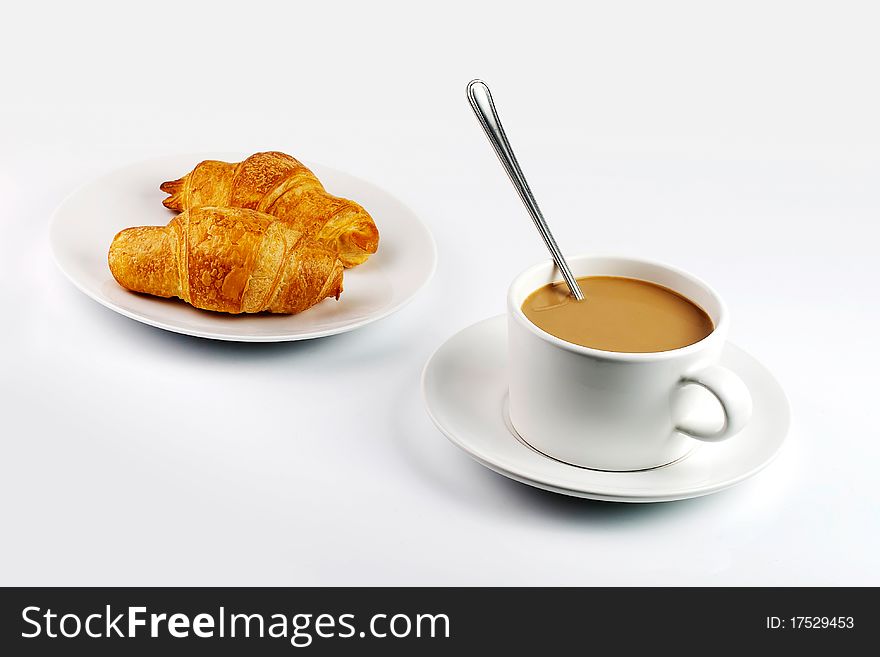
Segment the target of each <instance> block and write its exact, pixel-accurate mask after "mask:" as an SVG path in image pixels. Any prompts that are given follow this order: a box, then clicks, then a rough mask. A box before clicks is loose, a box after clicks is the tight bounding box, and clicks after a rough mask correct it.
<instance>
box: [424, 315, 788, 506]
mask: <svg viewBox="0 0 880 657" xmlns="http://www.w3.org/2000/svg"><path fill="white" fill-rule="evenodd" d="M505 318H506V315H505V314H504V313H502V314H499V315H495V316H493V317H487V318H485V319H482V320H479V321H477V322H474V323H472V324H470V325H468V326H466V327H464V328H462V329H460V330H458V331H456V332H455V333H453V334H452V335H450V336H449V337H448V338H446V340H444V341H443V342H442V343H441V344H440V345H439V346H438V347H437V348H436V349H434V351H433V352H432V353H431V355H430V356H429V357H428V359H427V360H426V362H425V365H424V367H423V368H422V374H421V378H420V389H421V394H422V402H423V404H424V406H425V410H426V412H427V414H428V417H429V418H430V419H431V422H432V423H433V424H434V426H435V427H436V428H437V429H438V430H439V431H440V432H441V433H442V434H443V435H444V436H446V438H447V440H449V441H450V442H451V443H452V444H453V445H455V446H456V447H458V448H459V449H461V450H462V451H463V452H465V453H466V454H467V455H468V456H470V457H471V458H473V459H474V460H475V461H477V462H478V463H480V464H481V465H483V466H485V467H487V468H489V469H490V470H492V471H494V472H497V473H498V474H500V475H503V476H505V477H508V478H509V479H513V480H514V481H518V482H520V483H523V484H526V485H529V486H533V487H535V488H540V489H543V490H547V491H550V492H553V493H559V494H562V495H567V496H570V497H579V498H583V499H591V500H598V501H603V502H625V503H654V502H673V501H678V500H684V499H691V498H695V497H703V496H705V495H710V494H712V493H717V492H720V491H722V490H726V489H728V488H730V487H732V486H735V485H737V484H739V483H741V482H742V481H744V480H746V479H748V478H750V477H752V476H754V475H756V474H757V473H758V472H760V471H761V470H763V469H764V468H766V467H767V466H768V465H770V464H771V463H772V462H773V461H775V460H776V458H777V457H778V456H779V454H781V453H782V451H783V449H785V446H786V445H787V444H788V436H789V434H790V432H791V402H790V400H789V399H788V395H787V394H786V393H785V390H784V389H783V388H782V386H781V385H780V384H779V382H778V381H777V380H776V378H775V377H773V375H772V373H771V372H770V371H769V370H767V368H766V367H765V366H764V365H763V364H762V363H761V361H759V360H758V359H757V358H755V357H754V356H753V355H752V354H750V353H749V352H748V351H746V350H745V349H743V348H742V347H739V346H738V345H736V344H735V343H732V342H730V341H729V340H728V341H727V342H726V343H725V345H729V346H731V347H733V348H734V349H736V350H737V351H739V352H740V353H742V354H743V355H745V356H746V357H747V358H749V359H751V360H752V361H754V362H755V363H756V364H757V365H758V366H759V367H761V369H762V370H764V371H765V372H766V373H767V374H768V375H769V376H770V377H771V378H772V380H773V383H774V384H775V385H776V387H777V388H778V391H779V393H780V394H781V396H782V401H783V402H784V409H785V416H786V417H785V432H784V435H783V436H782V437H781V439H780V441H779V444H778V445H777V447H776V449H775V450H774V451H773V453H772V454H771V455H770V456H768V457H767V458H766V459H764V460H763V461H762V462H761V463H759V464H757V465H756V466H754V467H752V468H750V469H749V470H746V471H745V472H742V473H739V474H738V475H737V476H735V477H731V478H728V479H724V480H722V481H720V482H715V483H712V484H708V485H705V486H699V487H690V488H677V489H669V490H668V492H664V493H662V494H659V495H657V494H654V495H652V494H639V493H635V492H631V491H623V490H620V489H618V490H617V491H616V492H615V491H614V488H613V487H610V486H609V487H603V490H602V491H596V490H588V489H587V486H588V485H584V486H579V487H577V488H568V487H563V486H559V485H557V484H555V483H554V482H552V481H549V480H546V479H544V478H540V477H536V476H533V475H531V474H529V473H528V472H524V471H523V470H522V469H521V468H518V467H516V466H514V465H510V464H500V463H499V462H498V461H497V460H492V459H490V457H489V456H488V455H486V454H483V453H482V452H481V451H480V450H478V449H475V448H473V447H472V446H471V445H469V444H467V443H465V442H463V441H462V440H461V439H460V438H458V437H456V436H455V435H454V434H453V433H452V432H451V431H450V430H448V429H447V428H446V427H445V426H444V425H443V424H442V423H441V422H440V420H439V418H437V417H436V415H435V414H434V412H433V411H432V410H431V405H430V403H429V401H428V391H427V377H428V371H429V370H430V369H431V366H432V364H433V363H434V361H435V359H436V357H437V356H438V354H439V353H440V351H441V350H442V349H443V348H444V347H445V346H446V345H447V344H448V343H449V342H451V341H452V340H453V339H454V338H456V337H458V336H459V335H460V334H462V333H464V332H465V331H468V330H471V329H474V328H476V327H477V326H478V325H481V324H489V323H493V322H498V323H501V322H502V321H503V320H504V319H505ZM499 422H500V423H501V424H504V422H503V417H502V415H501V413H500V411H499ZM505 431H508V430H507V427H505ZM508 433H509V431H508ZM511 440H516V437H515V436H513V435H512V434H511ZM523 449H526V448H525V446H523ZM548 460H552V459H548ZM557 463H558V465H559V467H568V468H574V467H575V466H571V465H567V464H564V463H561V462H557ZM578 470H583V471H584V472H589V473H593V475H594V476H601V475H618V474H629V475H632V474H634V473H614V472H599V471H594V470H588V469H586V468H578Z"/></svg>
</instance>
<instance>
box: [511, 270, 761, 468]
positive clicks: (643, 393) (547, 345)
mask: <svg viewBox="0 0 880 657" xmlns="http://www.w3.org/2000/svg"><path fill="white" fill-rule="evenodd" d="M569 264H570V266H571V269H572V271H573V273H574V275H575V276H577V277H581V276H625V277H628V278H637V279H641V280H645V281H650V282H652V283H658V284H660V285H663V286H665V287H668V288H670V289H672V290H675V291H676V292H678V293H679V294H681V295H683V296H685V297H686V298H688V299H690V300H691V301H693V302H694V303H696V304H698V305H699V306H700V307H701V308H703V310H705V311H706V312H707V313H708V314H709V316H710V317H711V318H712V322H713V323H714V325H715V330H714V331H712V333H710V334H709V335H708V336H707V337H705V338H704V339H702V340H700V341H699V342H696V343H694V344H692V345H689V346H686V347H682V348H680V349H673V350H670V351H660V352H652V353H620V352H611V351H602V350H599V349H591V348H589V347H582V346H580V345H576V344H572V343H571V342H566V341H565V340H562V339H560V338H558V337H556V336H554V335H551V334H550V333H547V332H546V331H544V330H542V329H540V328H538V327H537V326H535V325H534V324H532V322H530V321H529V320H528V318H527V317H526V316H525V314H524V313H523V311H522V304H523V302H524V301H525V299H526V297H528V296H529V295H530V294H531V293H532V292H534V291H535V290H537V289H538V288H540V287H542V286H544V285H546V284H548V283H552V282H555V281H559V280H561V278H560V276H559V273H558V271H557V270H556V269H555V267H554V266H553V263H552V262H546V263H543V264H540V265H536V266H534V267H531V268H530V269H527V270H526V271H524V272H523V273H522V274H520V275H519V276H517V277H516V279H515V280H514V281H513V283H512V284H511V286H510V290H509V292H508V295H507V316H508V319H507V323H508V339H509V376H510V382H509V385H510V391H509V393H510V399H509V407H508V408H509V415H510V422H511V424H512V425H513V427H514V428H515V430H516V431H517V433H518V434H519V435H520V436H521V437H522V438H523V440H525V441H526V442H527V443H528V444H530V445H531V446H532V447H534V448H535V449H537V450H538V451H540V452H542V453H544V454H546V455H547V456H551V457H553V458H555V459H558V460H560V461H564V462H566V463H571V464H573V465H578V466H581V467H586V468H592V469H596V470H611V471H631V470H644V469H648V468H654V467H658V466H661V465H665V464H668V463H671V462H673V461H676V460H678V459H680V458H681V457H683V456H684V455H686V454H687V453H688V452H689V451H690V450H691V449H692V448H693V447H694V446H696V445H697V444H698V443H697V442H696V441H710V442H712V441H719V440H725V439H727V438H730V437H731V436H733V435H734V434H736V433H737V432H738V431H740V430H741V429H742V428H743V427H744V426H745V425H746V423H747V422H748V420H749V417H750V416H751V412H752V399H751V396H750V395H749V391H748V388H746V386H745V384H744V383H743V382H742V380H741V379H740V378H739V377H738V376H737V375H736V374H734V373H733V372H731V371H730V370H728V369H726V368H724V367H722V366H721V365H719V363H718V361H719V358H720V357H721V351H722V349H723V347H724V342H725V340H726V338H727V329H728V321H729V320H728V316H727V309H726V307H725V305H724V302H723V301H722V300H721V298H720V297H719V296H718V294H717V293H716V292H715V291H714V290H713V289H712V288H711V287H709V286H708V285H707V284H706V283H704V282H703V281H701V280H700V279H698V278H697V277H695V276H692V275H691V274H688V273H686V272H684V271H681V270H680V269H676V268H674V267H670V266H668V265H664V264H660V263H657V262H651V261H648V260H639V259H634V258H621V257H605V256H578V257H574V258H570V259H569ZM587 302H589V299H587ZM694 386H701V387H703V388H705V389H706V390H708V391H709V392H710V393H711V394H712V395H714V396H715V397H716V398H717V400H718V402H720V409H718V411H717V414H718V418H717V420H718V422H717V425H716V427H712V428H708V427H707V426H700V425H698V424H697V422H695V421H694V419H693V418H692V417H689V416H693V414H694V410H695V406H697V405H699V401H698V399H697V398H698V397H699V395H694V394H693V392H694ZM704 394H705V393H704Z"/></svg>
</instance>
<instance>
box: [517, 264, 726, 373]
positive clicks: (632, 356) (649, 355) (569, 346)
mask: <svg viewBox="0 0 880 657" xmlns="http://www.w3.org/2000/svg"><path fill="white" fill-rule="evenodd" d="M566 257H567V258H568V260H569V262H571V261H574V260H584V259H588V260H617V261H619V262H621V263H639V264H646V265H650V266H653V267H658V268H661V269H665V270H667V271H669V272H671V273H673V274H675V275H677V276H680V277H682V278H686V279H688V280H690V282H692V283H695V284H696V285H697V286H699V287H702V288H703V289H704V290H705V291H706V292H707V293H708V294H709V295H710V296H711V297H712V298H713V299H714V301H715V303H716V304H717V305H718V321H717V322H715V328H714V329H713V330H712V332H711V333H710V334H709V335H707V336H706V337H705V338H703V339H702V340H698V341H697V342H694V343H693V344H689V345H686V346H684V347H679V348H678V349H669V350H667V351H644V352H625V351H605V350H604V349H595V348H593V347H585V346H583V345H579V344H574V343H573V342H568V341H566V340H563V339H562V338H558V337H556V336H555V335H553V334H552V333H548V332H547V331H545V330H544V329H542V328H540V327H538V326H536V325H535V324H533V323H532V322H531V321H529V319H528V317H526V315H525V313H524V312H523V311H522V304H521V302H520V303H518V302H517V300H516V299H514V289H515V288H516V287H517V286H518V283H519V282H520V281H521V280H522V279H523V278H525V277H527V276H529V275H532V274H534V273H535V272H537V271H539V270H541V269H544V268H546V267H548V266H549V267H551V269H555V267H556V265H555V264H554V262H553V260H544V261H542V262H539V263H537V264H534V265H532V266H531V267H528V268H527V269H525V270H523V271H521V272H520V273H519V274H517V276H516V277H515V278H514V279H513V281H512V282H511V284H510V286H509V287H508V289H507V314H508V316H511V317H513V318H514V319H515V320H516V321H517V322H519V324H520V325H521V326H523V327H525V328H526V329H527V330H528V331H530V332H531V333H533V334H535V335H536V336H537V337H539V338H541V339H542V340H544V341H545V342H549V343H550V344H552V345H554V346H556V347H559V348H561V349H565V350H566V351H572V352H574V353H577V354H582V355H585V356H591V357H593V358H597V359H602V360H610V361H617V362H648V361H660V360H671V359H674V358H681V357H684V356H688V355H690V354H693V353H696V352H699V351H702V350H703V349H705V348H706V347H707V346H708V345H709V344H711V343H712V342H714V341H715V340H717V339H719V338H718V336H721V335H723V334H724V333H723V332H724V331H726V329H727V322H728V314H727V305H726V304H725V303H724V299H722V298H721V296H720V295H719V294H718V292H716V291H715V288H713V287H712V286H711V285H709V284H708V283H707V282H706V281H704V280H703V279H701V278H699V277H698V276H695V275H694V274H691V273H690V272H687V271H685V270H683V269H680V268H678V267H675V266H673V265H670V264H668V263H665V262H661V261H659V260H652V259H650V258H636V257H630V256H620V255H616V254H602V253H583V254H578V255H573V256H566ZM557 274H558V271H557ZM558 277H559V279H560V281H561V280H562V276H561V274H558ZM629 278H634V277H632V276H630V277H629ZM649 282H650V281H649ZM670 289H673V291H675V292H678V290H675V289H674V288H670ZM679 294H681V293H680V292H679ZM685 298H687V299H689V300H690V298H689V297H687V296H685ZM704 310H705V309H704Z"/></svg>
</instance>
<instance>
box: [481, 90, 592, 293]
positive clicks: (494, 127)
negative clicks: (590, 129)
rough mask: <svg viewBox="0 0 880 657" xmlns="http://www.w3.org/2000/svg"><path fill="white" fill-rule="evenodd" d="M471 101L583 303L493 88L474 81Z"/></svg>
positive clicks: (502, 161)
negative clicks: (521, 164)
mask: <svg viewBox="0 0 880 657" xmlns="http://www.w3.org/2000/svg"><path fill="white" fill-rule="evenodd" d="M467 97H468V102H470V104H471V109H473V110H474V114H476V115H477V119H478V120H479V121H480V125H481V126H483V131H484V132H485V133H486V136H487V137H488V138H489V142H490V143H491V144H492V147H493V148H494V149H495V153H496V154H497V155H498V159H499V160H501V164H502V165H503V166H504V170H505V171H507V175H508V176H509V177H510V182H512V183H513V186H514V188H516V191H517V193H518V194H519V197H520V199H522V202H523V204H524V205H525V206H526V210H528V211H529V214H530V215H531V217H532V221H534V222H535V227H536V228H537V229H538V232H539V233H541V237H543V238H544V243H545V244H546V245H547V248H548V249H549V250H550V255H551V256H552V257H553V262H555V263H556V266H557V267H558V268H559V271H560V272H562V278H564V279H565V282H566V284H567V285H568V289H569V290H571V294H572V296H574V298H575V299H577V300H578V301H583V299H584V294H583V292H581V288H580V286H579V285H578V282H577V279H576V278H575V277H574V274H572V273H571V268H570V267H569V266H568V263H567V262H566V261H565V256H564V255H562V251H560V250H559V245H557V244H556V240H555V239H553V233H551V232H550V226H548V225H547V220H546V219H544V215H543V214H541V209H540V208H539V207H538V202H537V201H536V200H535V197H534V196H533V195H532V190H531V189H529V184H528V183H527V182H526V177H525V176H524V175H523V172H522V169H520V168H519V163H518V162H517V161H516V156H515V155H514V154H513V149H512V148H511V147H510V142H508V141H507V135H505V134H504V128H503V127H502V126H501V119H499V118H498V112H497V111H496V110H495V103H493V102H492V93H491V92H490V91H489V87H488V86H487V85H486V83H485V82H483V81H482V80H471V81H470V82H469V83H468V86H467Z"/></svg>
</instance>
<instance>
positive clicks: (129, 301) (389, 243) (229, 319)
mask: <svg viewBox="0 0 880 657" xmlns="http://www.w3.org/2000/svg"><path fill="white" fill-rule="evenodd" d="M245 157H247V156H246V155H242V154H236V153H233V154H229V153H224V154H210V153H209V154H204V153H203V154H195V155H192V154H191V155H175V156H171V157H164V158H160V159H154V160H148V161H146V162H140V163H138V164H133V165H131V166H128V167H125V168H123V169H118V170H116V171H114V172H113V173H110V174H108V175H106V176H104V177H102V178H99V179H98V180H95V181H94V182H91V183H89V184H87V185H85V186H84V187H82V188H80V189H79V190H77V191H76V192H74V193H73V194H71V195H70V196H69V197H68V198H67V199H66V200H65V201H64V202H63V203H62V204H61V206H60V207H59V208H58V209H57V210H56V211H55V215H54V217H53V218H52V223H51V225H50V231H49V233H50V237H49V238H50V242H51V246H52V252H53V253H54V255H55V261H56V262H57V263H58V266H59V267H60V268H61V271H62V272H64V273H65V274H66V275H67V277H68V278H69V279H70V280H71V281H72V282H73V284H74V285H76V286H77V287H78V288H79V289H80V290H82V291H83V292H84V293H85V294H87V295H88V296H90V297H92V298H93V299H95V300H96V301H98V302H99V303H101V304H103V305H105V306H107V307H108V308H111V309H112V310H115V311H116V312H118V313H121V314H123V315H125V316H126V317H131V318H132V319H136V320H138V321H139V322H143V323H145V324H150V325H151V326H157V327H159V328H162V329H166V330H168V331H175V332H177V333H186V334H187V335H195V336H199V337H203V338H214V339H217V340H237V341H243V342H280V341H286V340H305V339H309V338H318V337H322V336H325V335H333V334H334V333H342V332H345V331H351V330H352V329H355V328H358V327H360V326H364V325H365V324H369V323H370V322H374V321H376V320H378V319H381V318H383V317H386V316H387V315H390V314H391V313H393V312H394V311H395V310H398V309H400V308H401V307H402V306H403V305H404V304H406V303H407V302H408V301H409V300H411V299H412V298H413V297H414V296H415V294H416V293H417V292H418V291H419V290H420V289H421V288H422V287H423V286H424V285H425V284H426V283H427V282H428V281H429V280H430V278H431V276H432V275H433V273H434V269H435V267H436V263H437V250H436V247H435V245H434V240H433V238H432V237H431V234H430V233H429V232H428V229H427V228H426V227H425V225H424V224H423V223H422V222H421V221H419V219H418V218H417V217H416V215H415V214H414V213H413V212H412V210H410V209H409V208H407V207H406V206H405V205H404V204H403V203H401V202H400V201H398V200H397V199H396V198H394V197H393V196H391V195H390V194H389V193H387V192H385V191H384V190H382V189H380V188H379V187H377V186H375V185H373V184H371V183H368V182H366V181H364V180H361V179H360V178H356V177H354V176H352V175H349V174H347V173H343V172H341V171H337V170H335V169H331V168H328V167H324V166H320V165H314V164H308V166H309V168H311V169H312V171H314V172H315V175H317V176H318V178H319V179H320V180H321V182H322V183H323V184H324V186H325V187H326V188H327V190H328V191H329V192H331V193H332V194H336V195H338V196H344V197H347V198H351V199H353V200H355V201H357V202H358V203H360V204H361V205H363V206H364V207H365V208H366V209H367V210H368V211H369V212H370V214H371V215H372V216H373V219H374V220H375V221H376V225H377V226H378V228H379V235H380V237H379V250H378V251H377V252H376V253H375V254H374V255H373V256H371V257H370V259H369V260H368V261H367V262H366V263H364V264H363V265H360V266H359V267H355V268H354V269H347V270H346V271H345V276H344V280H343V286H344V291H343V293H342V296H341V297H340V299H339V301H336V300H334V299H326V300H324V301H322V302H321V303H319V304H318V305H316V306H314V307H313V308H310V309H309V310H307V311H305V312H302V313H300V314H298V315H269V314H259V315H227V314H224V313H214V312H209V311H204V310H198V309H196V308H193V307H191V306H189V305H188V304H186V303H184V302H183V301H180V300H178V299H160V298H157V297H150V296H147V295H141V294H135V293H133V292H129V291H127V290H125V289H123V288H122V287H120V286H119V285H118V284H117V283H116V281H115V280H114V279H113V276H111V274H110V270H109V268H108V266H107V250H108V248H109V247H110V242H111V241H112V239H113V236H114V235H115V234H116V233H117V232H118V231H120V230H122V229H123V228H126V227H128V226H146V225H164V224H166V223H168V221H169V220H170V219H171V217H173V216H174V213H173V212H171V211H170V210H167V209H166V208H165V207H163V205H162V199H164V198H165V197H166V194H164V193H163V192H161V191H160V190H159V185H160V184H161V183H162V182H163V181H165V180H173V179H175V178H178V177H180V176H182V175H183V174H185V173H187V172H188V171H190V170H191V169H192V168H193V167H194V166H195V165H196V164H198V163H199V162H201V161H202V160H206V159H218V160H225V161H227V162H237V161H240V160H242V159H244V158H245Z"/></svg>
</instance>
